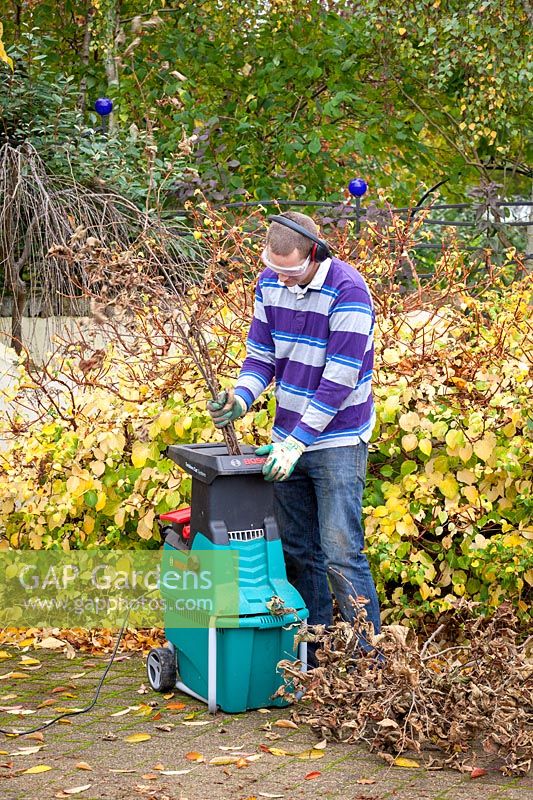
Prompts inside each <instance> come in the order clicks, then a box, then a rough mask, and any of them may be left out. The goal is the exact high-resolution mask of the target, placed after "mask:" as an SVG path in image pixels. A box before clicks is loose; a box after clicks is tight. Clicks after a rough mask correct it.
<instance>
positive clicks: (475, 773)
mask: <svg viewBox="0 0 533 800" xmlns="http://www.w3.org/2000/svg"><path fill="white" fill-rule="evenodd" d="M486 774H487V770H486V769H481V767H474V769H473V770H472V771H471V773H470V777H471V778H472V779H473V778H482V777H483V775H486Z"/></svg>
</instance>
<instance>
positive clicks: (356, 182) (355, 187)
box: [348, 178, 368, 197]
mask: <svg viewBox="0 0 533 800" xmlns="http://www.w3.org/2000/svg"><path fill="white" fill-rule="evenodd" d="M367 189H368V184H367V182H366V181H365V180H363V178H352V180H351V181H350V183H349V184H348V191H349V192H350V194H353V196H354V197H362V196H363V195H364V194H365V192H366V190H367Z"/></svg>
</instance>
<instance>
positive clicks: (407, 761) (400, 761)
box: [392, 756, 420, 767]
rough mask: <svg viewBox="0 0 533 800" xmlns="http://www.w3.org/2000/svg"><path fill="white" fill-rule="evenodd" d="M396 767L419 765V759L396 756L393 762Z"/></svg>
mask: <svg viewBox="0 0 533 800" xmlns="http://www.w3.org/2000/svg"><path fill="white" fill-rule="evenodd" d="M392 763H393V766H395V767H419V766H420V764H419V763H418V761H413V759H411V758H403V756H396V758H395V759H394V761H393V762H392Z"/></svg>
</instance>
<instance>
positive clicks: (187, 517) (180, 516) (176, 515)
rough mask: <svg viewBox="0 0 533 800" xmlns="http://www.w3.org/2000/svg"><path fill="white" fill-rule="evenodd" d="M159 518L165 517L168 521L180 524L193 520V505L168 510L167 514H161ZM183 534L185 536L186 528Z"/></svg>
mask: <svg viewBox="0 0 533 800" xmlns="http://www.w3.org/2000/svg"><path fill="white" fill-rule="evenodd" d="M159 519H164V520H166V521H167V522H176V523H178V525H183V524H184V523H186V522H190V521H191V507H190V506H187V508H179V509H178V510H177V511H167V513H166V514H160V515H159ZM189 535H190V526H189ZM183 536H185V530H184V531H183Z"/></svg>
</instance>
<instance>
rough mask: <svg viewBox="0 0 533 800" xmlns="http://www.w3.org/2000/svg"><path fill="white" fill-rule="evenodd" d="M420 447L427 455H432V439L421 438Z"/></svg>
mask: <svg viewBox="0 0 533 800" xmlns="http://www.w3.org/2000/svg"><path fill="white" fill-rule="evenodd" d="M418 449H419V450H420V452H421V453H423V454H424V455H425V456H430V455H431V451H432V449H433V445H432V444H431V439H421V440H420V441H419V442H418Z"/></svg>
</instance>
